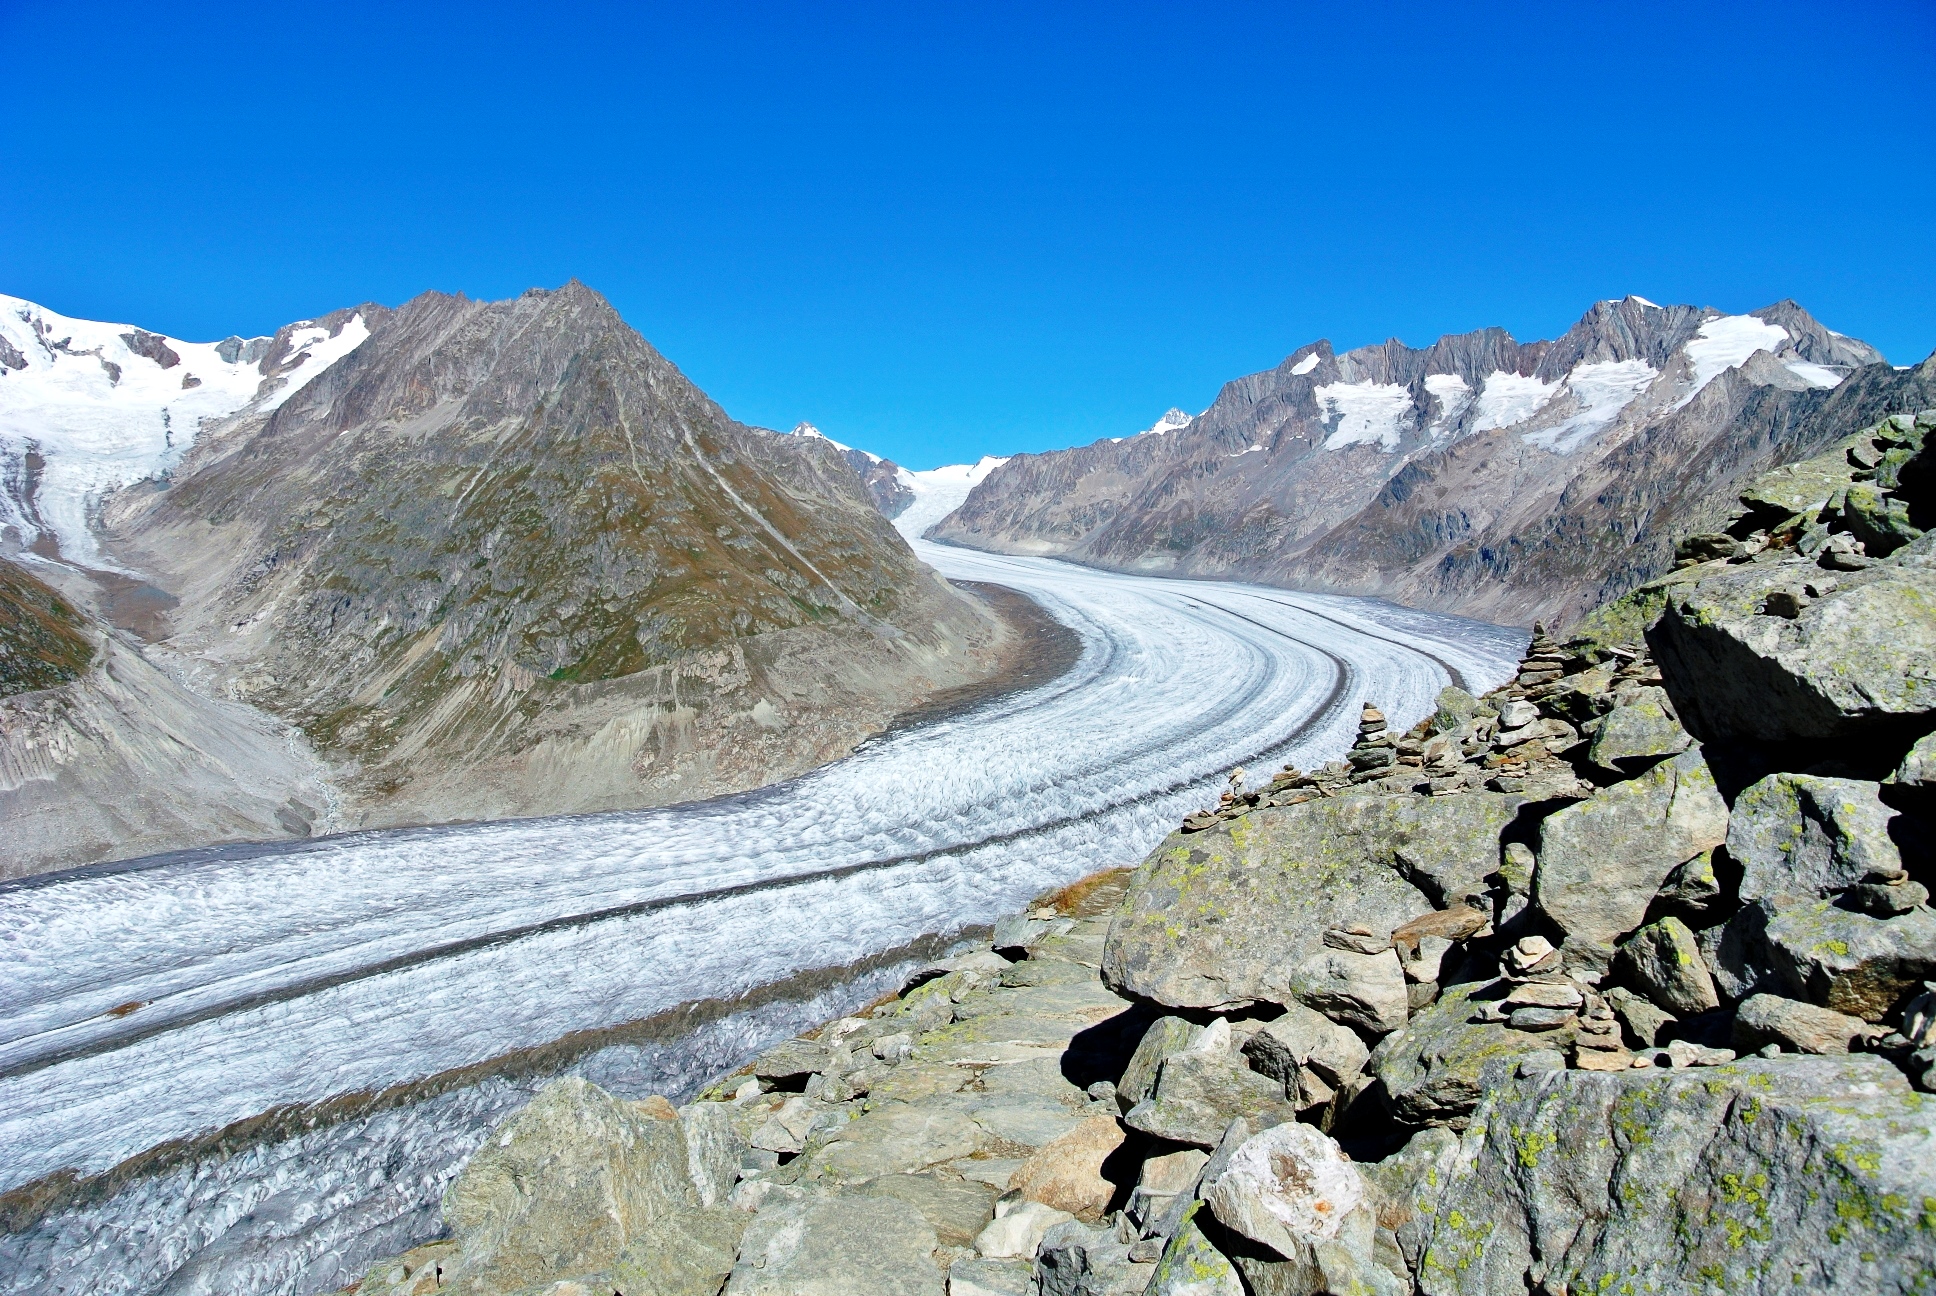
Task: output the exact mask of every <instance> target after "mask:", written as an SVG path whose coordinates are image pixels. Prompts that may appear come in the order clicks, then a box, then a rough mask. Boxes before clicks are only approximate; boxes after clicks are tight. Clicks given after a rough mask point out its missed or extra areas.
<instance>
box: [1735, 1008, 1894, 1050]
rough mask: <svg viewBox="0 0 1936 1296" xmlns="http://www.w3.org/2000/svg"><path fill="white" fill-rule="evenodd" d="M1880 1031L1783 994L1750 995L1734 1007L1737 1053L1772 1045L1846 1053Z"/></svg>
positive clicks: (1860, 1020)
mask: <svg viewBox="0 0 1936 1296" xmlns="http://www.w3.org/2000/svg"><path fill="white" fill-rule="evenodd" d="M1877 1033H1878V1031H1877V1028H1876V1027H1873V1026H1871V1025H1869V1024H1868V1023H1867V1022H1865V1021H1863V1020H1862V1019H1861V1018H1860V1017H1850V1016H1849V1015H1848V1014H1846V1013H1839V1012H1836V1011H1835V1010H1834V1009H1833V1008H1823V1007H1820V1006H1819V1005H1816V1004H1810V1003H1801V1002H1799V1001H1798V1000H1794V999H1784V998H1782V997H1781V996H1780V995H1771V994H1758V995H1751V996H1750V997H1748V998H1747V999H1744V1000H1743V1001H1742V1002H1741V1004H1740V1006H1738V1007H1737V1008H1736V1009H1735V1010H1734V1040H1733V1043H1734V1047H1735V1051H1736V1052H1738V1053H1753V1052H1757V1051H1759V1050H1760V1049H1761V1048H1763V1047H1764V1046H1765V1045H1769V1044H1779V1045H1781V1046H1782V1047H1783V1048H1785V1049H1788V1050H1790V1051H1791V1052H1796V1053H1847V1052H1848V1051H1849V1046H1850V1045H1851V1044H1854V1043H1855V1042H1856V1041H1858V1040H1867V1039H1870V1038H1872V1037H1873V1036H1874V1035H1875V1034H1877Z"/></svg>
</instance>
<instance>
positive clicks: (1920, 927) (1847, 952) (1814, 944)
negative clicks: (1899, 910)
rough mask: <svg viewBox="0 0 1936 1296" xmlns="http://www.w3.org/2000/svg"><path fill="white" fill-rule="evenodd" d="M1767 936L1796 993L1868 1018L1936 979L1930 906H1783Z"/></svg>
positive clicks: (1777, 966) (1775, 964)
mask: <svg viewBox="0 0 1936 1296" xmlns="http://www.w3.org/2000/svg"><path fill="white" fill-rule="evenodd" d="M1764 905H1765V902H1764ZM1762 940H1763V942H1764V943H1765V947H1766V949H1767V954H1768V961H1769V964H1770V966H1771V967H1772V968H1773V970H1774V973H1775V975H1776V977H1777V978H1778V979H1779V980H1780V982H1781V983H1782V984H1783V985H1784V986H1786V987H1787V989H1788V992H1789V997H1790V998H1794V999H1805V1000H1808V1001H1809V1002H1811V1003H1817V1004H1820V1005H1822V1006H1823V1007H1825V1008H1833V1009H1835V1011H1837V1012H1842V1013H1848V1014H1849V1015H1850V1016H1852V1017H1860V1018H1861V1019H1862V1020H1864V1021H1868V1022H1879V1021H1881V1020H1882V1019H1883V1018H1884V1017H1885V1016H1887V1015H1888V1013H1889V1011H1890V1010H1891V1009H1893V1008H1896V1007H1898V1006H1900V1005H1901V1004H1902V1002H1903V1001H1905V1000H1906V999H1908V998H1909V997H1910V995H1912V994H1913V993H1914V992H1916V991H1917V990H1919V989H1920V988H1921V985H1922V983H1923V982H1924V981H1926V980H1929V979H1930V978H1931V977H1936V914H1932V913H1930V911H1929V910H1927V909H1914V910H1911V911H1910V912H1908V913H1906V914H1901V915H1898V916H1897V917H1894V918H1887V919H1883V918H1872V917H1870V916H1869V915H1867V914H1860V913H1853V912H1851V911H1849V910H1847V909H1841V908H1837V907H1836V906H1835V904H1834V902H1832V901H1829V900H1817V901H1813V902H1811V903H1809V904H1801V905H1795V906H1793V907H1790V908H1783V909H1777V910H1776V911H1775V912H1774V913H1773V914H1772V916H1770V917H1768V919H1767V926H1766V929H1765V931H1764V933H1763V936H1762Z"/></svg>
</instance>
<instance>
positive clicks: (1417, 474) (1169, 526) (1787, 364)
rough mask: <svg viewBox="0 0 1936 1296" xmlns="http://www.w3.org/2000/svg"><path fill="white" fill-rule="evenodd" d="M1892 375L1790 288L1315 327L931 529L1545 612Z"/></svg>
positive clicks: (1783, 456) (1000, 478) (997, 485)
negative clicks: (1539, 313) (1489, 322)
mask: <svg viewBox="0 0 1936 1296" xmlns="http://www.w3.org/2000/svg"><path fill="white" fill-rule="evenodd" d="M1858 371H1862V372H1864V373H1865V375H1867V376H1865V378H1864V381H1863V382H1862V383H1860V384H1858V385H1856V386H1853V387H1851V388H1849V391H1848V393H1847V394H1845V395H1843V396H1842V397H1841V398H1840V399H1839V400H1837V401H1836V404H1835V407H1834V408H1833V409H1832V411H1831V413H1832V416H1828V417H1823V416H1818V413H1817V412H1818V411H1821V410H1823V409H1824V408H1825V407H1826V406H1828V403H1829V402H1830V401H1831V400H1834V399H1835V398H1834V395H1833V393H1834V392H1835V390H1836V389H1838V388H1840V387H1841V386H1842V385H1843V384H1844V380H1845V379H1846V378H1847V377H1848V376H1849V375H1850V374H1853V373H1856V372H1858ZM1870 371H1873V372H1870ZM1911 385H1913V382H1912V380H1910V379H1909V378H1906V377H1902V376H1898V375H1897V371H1894V370H1891V369H1889V368H1888V367H1887V366H1886V365H1884V364H1882V361H1881V357H1880V355H1878V354H1877V353H1876V352H1875V351H1874V350H1873V349H1872V348H1870V347H1868V346H1867V345H1865V344H1863V343H1861V342H1858V341H1856V340H1854V339H1851V338H1846V337H1843V336H1841V335H1839V334H1835V333H1832V332H1830V331H1829V330H1827V329H1825V328H1823V327H1822V326H1821V325H1820V324H1819V323H1817V322H1816V321H1815V320H1814V319H1812V318H1811V317H1810V316H1808V314H1807V313H1806V312H1805V311H1803V310H1802V309H1801V308H1800V307H1798V306H1796V305H1794V304H1793V303H1792V302H1783V303H1779V304H1777V305H1775V306H1771V307H1768V308H1766V309H1764V310H1760V311H1756V312H1753V313H1751V314H1749V315H1738V316H1727V315H1722V314H1721V313H1720V312H1717V311H1714V310H1711V309H1699V308H1695V307H1689V306H1672V307H1661V306H1656V305H1654V304H1653V303H1651V302H1647V301H1644V300H1642V299H1640V298H1635V297H1630V298H1627V299H1625V300H1623V301H1617V302H1601V303H1598V304H1597V305H1595V306H1594V307H1593V309H1592V310H1590V311H1588V312H1587V314H1586V315H1585V316H1584V317H1583V318H1582V319H1581V320H1580V321H1579V323H1578V324H1576V325H1575V326H1574V327H1573V328H1572V329H1570V330H1569V331H1568V332H1567V333H1566V334H1565V335H1564V336H1562V337H1560V338H1558V339H1556V340H1553V341H1543V342H1533V343H1525V344H1522V343H1519V342H1516V341H1515V340H1514V339H1513V338H1512V337H1511V336H1510V335H1508V334H1507V333H1506V332H1505V331H1504V330H1502V329H1483V330H1480V331H1478V332H1474V333H1467V334H1460V335H1454V336H1448V337H1445V338H1441V339H1440V340H1439V341H1438V342H1437V343H1435V344H1433V345H1432V346H1430V347H1425V348H1411V347H1407V346H1405V345H1403V344H1402V343H1400V342H1398V341H1396V340H1393V341H1390V342H1386V343H1384V344H1382V345H1379V346H1371V347H1361V348H1359V349H1357V350H1354V351H1348V352H1345V353H1342V354H1338V353H1334V352H1333V350H1332V348H1331V346H1330V344H1329V343H1327V342H1317V343H1313V344H1311V345H1309V346H1306V347H1303V348H1300V349H1299V350H1298V351H1297V352H1295V353H1293V354H1292V355H1291V356H1290V357H1289V358H1287V359H1286V360H1285V361H1284V362H1283V363H1282V364H1281V365H1279V366H1278V367H1277V368H1276V369H1273V370H1269V371H1267V372H1264V373H1260V374H1253V375H1250V376H1249V377H1246V378H1241V379H1238V380H1236V381H1235V382H1232V383H1229V384H1227V385H1226V386H1225V388H1224V389H1223V391H1222V393H1221V394H1220V395H1219V396H1218V398H1217V400H1216V402H1215V403H1214V404H1213V405H1212V406H1211V407H1210V408H1209V409H1208V410H1206V411H1205V412H1204V413H1203V414H1202V415H1201V416H1199V417H1198V418H1196V419H1195V420H1194V421H1192V422H1190V423H1189V424H1188V425H1187V426H1185V427H1183V428H1181V429H1178V430H1176V431H1175V432H1173V433H1171V434H1169V435H1164V436H1148V435H1145V436H1138V437H1133V438H1125V439H1123V440H1119V441H1099V442H1097V443H1095V444H1093V445H1089V446H1084V447H1080V448H1078V449H1073V450H1067V451H1059V452H1054V453H1051V454H1046V455H1018V456H1016V457H1015V458H1013V459H1011V460H1010V461H1009V462H1008V463H1007V464H1005V465H1004V466H1003V467H1002V468H1001V469H999V470H998V471H996V472H995V473H992V474H990V476H989V478H988V479H987V480H986V481H985V482H984V483H983V484H982V485H980V486H979V487H977V488H976V490H975V491H974V493H973V494H972V495H971V496H970V497H969V498H968V500H967V501H966V502H965V503H964V504H963V506H962V507H961V508H960V509H959V510H958V511H957V512H956V513H955V514H954V515H953V516H951V517H949V518H948V519H946V520H944V521H943V522H942V523H941V524H940V525H939V526H938V527H936V529H935V531H934V535H935V536H936V538H938V539H946V540H951V541H954V542H956V543H960V544H968V545H975V546H979V547H984V548H990V549H996V550H1000V551H1003V552H1018V553H1041V554H1059V555H1063V556H1067V557H1071V558H1074V559H1077V560H1079V561H1082V562H1088V563H1094V564H1096V565H1099V566H1105V567H1114V568H1118V569H1123V570H1135V571H1161V572H1175V573H1178V574H1187V575H1204V576H1209V575H1219V576H1221V575H1233V576H1242V577H1247V578H1250V579H1260V580H1266V581H1271V582H1275V583H1281V584H1286V585H1293V586H1304V587H1314V588H1325V589H1335V590H1342V591H1348V592H1355V593H1369V594H1379V595H1384V596H1386V597H1391V598H1396V599H1399V600H1402V601H1409V602H1418V603H1424V604H1429V605H1431V606H1436V607H1442V608H1447V609H1454V610H1458V611H1461V612H1465V613H1468V614H1472V615H1479V616H1486V617H1491V618H1503V619H1513V620H1531V619H1533V618H1535V617H1545V618H1548V619H1554V620H1564V619H1567V618H1570V617H1571V616H1574V615H1577V614H1578V613H1579V612H1581V611H1583V610H1584V609H1585V608H1586V607H1589V606H1592V605H1593V604H1594V603H1595V602H1597V601H1599V599H1600V598H1602V597H1604V596H1605V595H1606V594H1609V593H1617V592H1619V589H1620V588H1625V587H1627V586H1630V585H1631V584H1633V583H1636V582H1638V581H1639V580H1641V579H1644V578H1645V577H1646V576H1647V575H1651V574H1653V573H1654V572H1655V571H1657V570H1659V569H1660V567H1662V566H1664V565H1665V563H1666V562H1667V561H1668V559H1669V557H1670V556H1671V543H1670V541H1669V539H1668V537H1669V535H1671V534H1672V533H1673V532H1675V531H1682V530H1686V529H1689V527H1690V524H1694V523H1698V521H1699V519H1700V518H1701V517H1703V516H1705V515H1706V514H1707V513H1709V512H1715V511H1716V510H1718V509H1719V508H1720V507H1722V506H1723V501H1726V500H1728V499H1730V498H1731V496H1732V493H1733V491H1734V489H1735V488H1736V487H1737V486H1739V485H1740V484H1742V483H1744V482H1745V480H1746V479H1747V478H1748V477H1751V476H1752V475H1754V474H1755V473H1756V472H1759V471H1760V470H1762V469H1763V468H1765V467H1767V466H1769V465H1770V464H1771V463H1777V462H1784V461H1786V460H1788V459H1793V458H1798V457H1802V456H1804V455H1806V454H1807V453H1809V452H1810V451H1811V450H1812V449H1813V448H1814V447H1815V446H1816V445H1818V444H1821V443H1823V441H1824V440H1825V439H1827V438H1829V437H1830V436H1831V435H1832V434H1833V429H1834V427H1836V426H1839V421H1838V420H1841V419H1844V418H1847V417H1867V416H1868V415H1869V413H1870V412H1871V408H1870V407H1871V406H1872V405H1874V403H1876V402H1880V403H1882V404H1888V403H1890V402H1892V401H1898V400H1910V402H1911V404H1913V403H1914V402H1913V398H1911V397H1909V396H1906V395H1904V394H1903V392H1902V391H1900V390H1898V389H1902V388H1905V387H1907V386H1911ZM1854 406H1862V408H1861V410H1860V411H1859V412H1858V411H1856V410H1855V409H1854V408H1853V407H1854Z"/></svg>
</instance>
